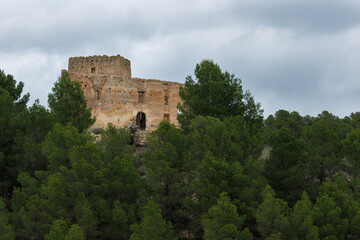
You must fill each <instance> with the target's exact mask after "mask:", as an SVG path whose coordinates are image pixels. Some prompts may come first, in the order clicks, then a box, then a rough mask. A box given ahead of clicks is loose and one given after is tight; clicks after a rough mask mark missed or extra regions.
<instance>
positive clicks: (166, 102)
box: [164, 95, 169, 105]
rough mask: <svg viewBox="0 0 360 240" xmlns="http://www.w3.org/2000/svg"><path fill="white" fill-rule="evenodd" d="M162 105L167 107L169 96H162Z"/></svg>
mask: <svg viewBox="0 0 360 240" xmlns="http://www.w3.org/2000/svg"><path fill="white" fill-rule="evenodd" d="M164 104H165V105H169V96H168V95H165V96H164Z"/></svg>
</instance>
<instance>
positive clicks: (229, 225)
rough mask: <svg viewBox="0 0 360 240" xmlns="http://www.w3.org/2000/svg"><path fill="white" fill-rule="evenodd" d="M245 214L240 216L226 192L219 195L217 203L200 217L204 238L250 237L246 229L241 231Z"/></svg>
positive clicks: (214, 239) (243, 238)
mask: <svg viewBox="0 0 360 240" xmlns="http://www.w3.org/2000/svg"><path fill="white" fill-rule="evenodd" d="M244 220H245V216H242V217H240V216H239V214H238V212H237V209H236V206H235V205H233V204H232V203H231V201H230V198H229V197H228V196H227V194H226V193H222V194H220V196H219V199H218V201H217V204H216V205H214V206H212V207H211V208H210V209H209V211H208V213H207V214H205V215H204V216H203V218H202V224H203V225H204V232H205V234H204V239H205V240H217V239H219V240H220V239H242V240H245V239H249V240H250V239H252V234H251V233H250V231H249V230H248V229H245V230H243V231H241V229H242V225H243V223H244Z"/></svg>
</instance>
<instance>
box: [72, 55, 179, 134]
mask: <svg viewBox="0 0 360 240" xmlns="http://www.w3.org/2000/svg"><path fill="white" fill-rule="evenodd" d="M68 68H69V69H68V73H69V76H70V78H71V79H72V80H73V81H78V82H79V83H80V84H81V86H82V89H83V91H84V94H85V97H86V100H87V104H88V107H91V108H92V114H93V115H94V116H95V117H96V123H95V124H94V126H93V128H102V127H106V125H107V123H108V122H110V123H112V124H114V125H115V126H116V127H117V128H121V127H126V126H130V125H132V126H135V125H136V120H137V117H139V113H144V116H145V124H146V128H145V131H146V132H150V131H152V130H154V129H156V128H157V127H158V126H159V124H160V122H161V121H162V120H164V119H165V120H168V121H170V122H171V123H174V124H175V125H178V122H177V120H176V117H177V108H176V106H177V104H178V103H179V102H180V101H181V99H180V97H179V87H180V86H181V85H182V84H180V83H176V82H167V81H160V80H152V79H141V78H131V68H130V61H129V60H127V59H125V58H123V57H121V56H119V55H118V56H115V57H108V56H93V57H75V58H70V60H69V67H68ZM138 125H139V121H138ZM138 127H140V126H138Z"/></svg>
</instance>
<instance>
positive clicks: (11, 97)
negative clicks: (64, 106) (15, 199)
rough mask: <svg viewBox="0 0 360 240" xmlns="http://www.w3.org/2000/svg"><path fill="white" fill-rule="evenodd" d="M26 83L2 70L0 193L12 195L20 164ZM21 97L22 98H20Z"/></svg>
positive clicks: (27, 98)
mask: <svg viewBox="0 0 360 240" xmlns="http://www.w3.org/2000/svg"><path fill="white" fill-rule="evenodd" d="M23 87H24V84H23V83H22V82H19V83H18V84H17V83H16V80H14V78H13V76H11V75H6V74H5V73H4V71H2V70H0V113H1V114H0V132H1V134H0V172H1V174H0V195H1V196H5V197H7V196H8V195H10V192H11V190H12V187H13V186H14V185H15V180H16V176H17V174H18V166H19V164H18V163H17V161H16V158H15V153H16V151H14V145H15V142H14V136H15V132H16V129H17V124H16V119H17V116H18V115H19V114H20V113H21V112H22V111H23V110H24V109H25V108H26V103H27V102H28V100H29V94H25V95H24V96H23V97H21V94H22V90H23ZM20 97H21V98H20Z"/></svg>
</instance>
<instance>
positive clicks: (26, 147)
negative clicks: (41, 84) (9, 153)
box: [13, 100, 54, 175]
mask: <svg viewBox="0 0 360 240" xmlns="http://www.w3.org/2000/svg"><path fill="white" fill-rule="evenodd" d="M16 125H17V130H16V133H15V137H14V140H15V144H14V146H13V149H14V150H15V152H16V154H15V156H16V162H17V164H18V172H22V171H26V172H28V173H29V174H31V175H33V173H34V171H38V170H46V168H47V159H46V157H45V156H44V155H43V154H42V151H41V145H42V142H43V141H44V140H45V137H46V134H47V133H48V132H49V131H50V130H51V129H52V127H53V125H54V120H53V118H52V116H51V114H50V112H49V111H48V110H47V109H46V108H45V107H43V106H41V105H40V104H39V101H38V100H36V101H35V103H34V104H33V105H32V106H31V107H30V108H25V109H24V110H23V111H22V112H21V113H20V114H18V116H17V118H16Z"/></svg>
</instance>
